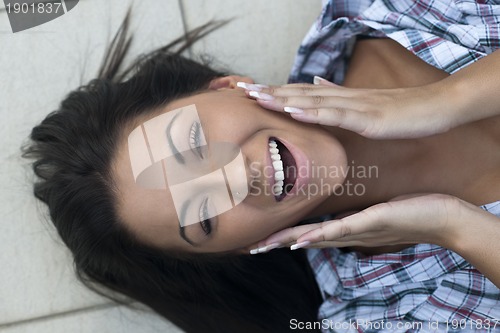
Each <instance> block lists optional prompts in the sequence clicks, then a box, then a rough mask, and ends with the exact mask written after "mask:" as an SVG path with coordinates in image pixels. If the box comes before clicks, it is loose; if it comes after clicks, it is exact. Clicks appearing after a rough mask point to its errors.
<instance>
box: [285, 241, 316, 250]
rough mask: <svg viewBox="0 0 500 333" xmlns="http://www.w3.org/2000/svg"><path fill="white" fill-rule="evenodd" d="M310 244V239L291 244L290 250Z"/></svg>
mask: <svg viewBox="0 0 500 333" xmlns="http://www.w3.org/2000/svg"><path fill="white" fill-rule="evenodd" d="M309 244H311V242H310V241H305V242H301V243H297V244H293V245H292V246H290V250H297V249H300V248H303V247H304V246H307V245H309Z"/></svg>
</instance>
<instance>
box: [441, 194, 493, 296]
mask: <svg viewBox="0 0 500 333" xmlns="http://www.w3.org/2000/svg"><path fill="white" fill-rule="evenodd" d="M449 223H450V228H452V231H450V233H449V234H448V240H447V241H446V242H445V243H446V244H444V246H446V247H448V248H450V249H451V250H453V251H455V252H457V253H458V254H460V255H461V256H462V257H463V258H464V259H465V260H467V261H468V262H469V263H470V264H472V265H473V266H474V267H475V268H476V269H477V270H479V271H480V272H481V273H483V274H484V275H485V276H486V277H487V278H488V279H489V280H490V281H491V282H493V283H494V284H495V285H496V286H497V287H498V288H500V242H499V241H498V240H499V239H500V218H498V217H496V216H495V215H493V214H490V213H488V212H486V211H484V210H482V209H481V208H479V207H476V206H473V205H471V204H469V203H465V202H463V203H462V209H460V210H459V212H457V215H456V216H453V217H452V218H450V220H449Z"/></svg>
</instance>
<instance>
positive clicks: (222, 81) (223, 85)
mask: <svg viewBox="0 0 500 333" xmlns="http://www.w3.org/2000/svg"><path fill="white" fill-rule="evenodd" d="M238 82H246V83H254V82H253V80H252V79H251V78H249V77H247V76H238V75H229V76H224V77H218V78H216V79H213V80H212V81H210V85H209V86H208V89H213V90H218V89H235V88H236V83H238Z"/></svg>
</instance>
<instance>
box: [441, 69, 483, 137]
mask: <svg viewBox="0 0 500 333" xmlns="http://www.w3.org/2000/svg"><path fill="white" fill-rule="evenodd" d="M468 83H469V82H468V80H464V79H457V78H455V77H453V76H450V77H448V78H446V79H444V80H441V81H439V82H438V83H437V89H436V91H437V93H438V95H439V100H440V101H441V103H440V104H439V105H441V108H442V110H443V113H444V114H445V116H446V117H447V119H448V123H449V126H450V129H451V128H454V127H458V126H460V125H463V124H466V123H468V122H471V121H473V120H474V119H472V118H473V117H474V115H475V114H474V112H471V105H473V103H474V101H473V99H474V94H473V93H472V92H473V91H474V90H473V89H470V87H469V84H468Z"/></svg>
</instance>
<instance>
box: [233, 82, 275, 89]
mask: <svg viewBox="0 0 500 333" xmlns="http://www.w3.org/2000/svg"><path fill="white" fill-rule="evenodd" d="M236 86H237V87H240V88H243V89H246V90H253V91H261V90H262V88H269V87H268V86H266V85H264V84H252V83H246V82H237V83H236Z"/></svg>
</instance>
